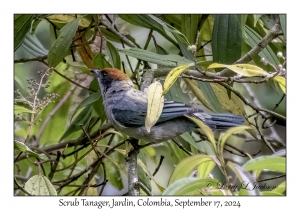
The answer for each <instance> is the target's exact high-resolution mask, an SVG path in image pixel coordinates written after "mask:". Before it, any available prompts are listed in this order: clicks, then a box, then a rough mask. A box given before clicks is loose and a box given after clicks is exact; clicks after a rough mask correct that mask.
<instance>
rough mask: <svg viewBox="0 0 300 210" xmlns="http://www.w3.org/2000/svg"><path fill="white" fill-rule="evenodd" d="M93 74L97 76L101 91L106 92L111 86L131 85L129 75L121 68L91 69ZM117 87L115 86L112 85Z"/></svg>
mask: <svg viewBox="0 0 300 210" xmlns="http://www.w3.org/2000/svg"><path fill="white" fill-rule="evenodd" d="M91 72H92V73H93V75H94V76H95V77H96V78H97V80H98V82H99V85H100V88H101V91H102V93H106V92H107V91H108V90H109V88H111V87H112V86H121V87H122V86H124V85H125V86H126V84H129V85H131V84H132V82H131V80H130V79H129V77H128V76H127V75H126V74H124V73H123V72H122V71H121V70H119V69H115V68H104V69H101V70H98V69H93V70H91ZM114 88H117V87H114Z"/></svg>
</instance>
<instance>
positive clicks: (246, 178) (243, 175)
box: [226, 161, 260, 195]
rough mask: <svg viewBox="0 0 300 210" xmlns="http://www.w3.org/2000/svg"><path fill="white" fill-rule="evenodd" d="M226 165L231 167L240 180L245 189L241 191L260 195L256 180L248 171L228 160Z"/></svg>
mask: <svg viewBox="0 0 300 210" xmlns="http://www.w3.org/2000/svg"><path fill="white" fill-rule="evenodd" d="M226 166H227V167H229V168H230V169H231V170H232V171H233V172H234V173H235V174H236V176H237V177H238V179H239V180H240V182H241V187H242V189H243V190H242V191H240V192H241V193H243V195H245V194H244V193H247V194H248V195H260V191H259V190H258V189H257V188H255V187H254V183H256V180H255V179H254V177H253V176H252V175H251V174H250V173H249V172H248V171H245V170H244V169H243V168H242V167H240V166H239V165H237V164H235V163H232V162H230V161H228V162H227V164H226ZM245 190H246V191H245Z"/></svg>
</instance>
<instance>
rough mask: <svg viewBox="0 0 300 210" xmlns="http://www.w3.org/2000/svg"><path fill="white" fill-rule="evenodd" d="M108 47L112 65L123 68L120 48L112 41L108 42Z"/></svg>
mask: <svg viewBox="0 0 300 210" xmlns="http://www.w3.org/2000/svg"><path fill="white" fill-rule="evenodd" d="M106 49H107V54H108V56H109V59H110V60H111V64H112V67H114V68H117V69H121V59H120V55H119V52H118V50H117V49H116V48H115V46H114V45H112V44H111V43H110V42H106Z"/></svg>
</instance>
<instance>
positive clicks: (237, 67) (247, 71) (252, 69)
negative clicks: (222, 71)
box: [208, 63, 268, 77]
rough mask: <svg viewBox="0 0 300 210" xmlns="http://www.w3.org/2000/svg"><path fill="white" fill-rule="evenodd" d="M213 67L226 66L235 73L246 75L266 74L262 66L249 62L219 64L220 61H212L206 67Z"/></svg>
mask: <svg viewBox="0 0 300 210" xmlns="http://www.w3.org/2000/svg"><path fill="white" fill-rule="evenodd" d="M214 68H228V69H230V70H231V71H234V72H235V73H238V74H240V75H243V76H246V77H254V76H260V75H267V74H268V73H267V72H266V71H265V70H263V69H262V68H259V67H258V66H254V65H251V64H233V65H226V64H221V63H213V64H211V65H210V66H209V67H208V69H214Z"/></svg>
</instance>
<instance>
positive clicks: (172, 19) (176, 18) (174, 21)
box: [160, 14, 181, 31]
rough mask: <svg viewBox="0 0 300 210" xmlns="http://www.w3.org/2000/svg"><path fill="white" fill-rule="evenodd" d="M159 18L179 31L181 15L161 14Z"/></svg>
mask: <svg viewBox="0 0 300 210" xmlns="http://www.w3.org/2000/svg"><path fill="white" fill-rule="evenodd" d="M160 17H161V18H162V19H163V20H164V21H165V22H166V23H168V24H169V25H172V26H174V27H175V28H177V29H178V30H179V31H181V14H162V15H160Z"/></svg>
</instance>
